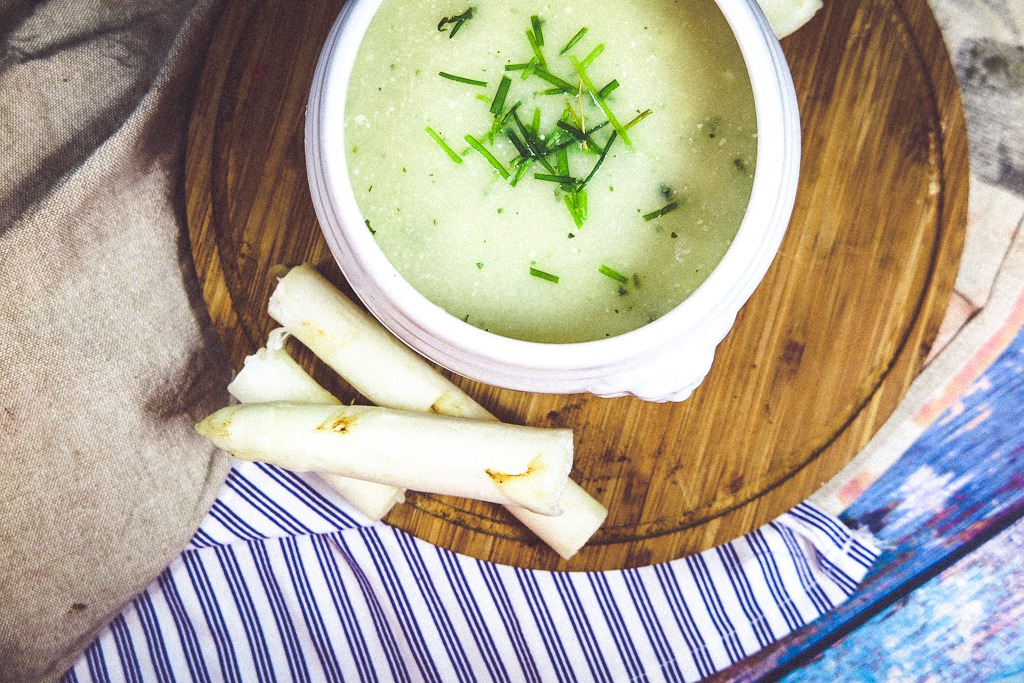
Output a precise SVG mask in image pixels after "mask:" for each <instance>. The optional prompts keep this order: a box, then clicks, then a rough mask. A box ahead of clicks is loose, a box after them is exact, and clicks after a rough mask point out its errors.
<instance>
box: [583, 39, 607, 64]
mask: <svg viewBox="0 0 1024 683" xmlns="http://www.w3.org/2000/svg"><path fill="white" fill-rule="evenodd" d="M602 52H604V43H598V44H597V47H595V48H594V49H593V50H591V51H590V54H589V55H587V56H586V57H584V58H583V62H582V64H583V68H584V69H586V68H587V67H588V66H590V65H591V64H593V63H594V60H595V59H597V58H598V57H600V56H601V53H602Z"/></svg>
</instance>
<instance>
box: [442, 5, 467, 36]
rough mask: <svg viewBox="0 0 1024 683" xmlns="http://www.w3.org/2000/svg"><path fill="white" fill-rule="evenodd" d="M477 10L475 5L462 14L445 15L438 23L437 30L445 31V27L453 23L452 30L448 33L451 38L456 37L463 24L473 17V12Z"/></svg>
mask: <svg viewBox="0 0 1024 683" xmlns="http://www.w3.org/2000/svg"><path fill="white" fill-rule="evenodd" d="M475 12H476V8H475V7H469V8H468V9H466V11H465V12H463V13H462V14H456V15H455V16H451V17H445V18H444V19H442V20H441V21H439V22H438V23H437V30H438V31H441V32H442V33H444V27H445V26H448V25H449V24H451V27H452V28H451V31H450V32H449V33H448V37H449V38H454V37H455V34H456V33H458V32H459V29H460V28H462V25H463V24H465V23H466V22H467V21H469V20H470V19H472V18H473V14H474V13H475Z"/></svg>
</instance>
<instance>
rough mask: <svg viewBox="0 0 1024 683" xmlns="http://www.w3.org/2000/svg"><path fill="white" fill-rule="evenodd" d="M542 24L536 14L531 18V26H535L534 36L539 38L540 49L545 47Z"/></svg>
mask: <svg viewBox="0 0 1024 683" xmlns="http://www.w3.org/2000/svg"><path fill="white" fill-rule="evenodd" d="M542 23H543V22H542V21H541V20H540V17H538V16H537V15H536V14H534V15H533V16H532V17H530V25H532V26H533V35H535V36H536V37H537V45H538V46H539V47H544V32H543V31H542V30H541V24H542Z"/></svg>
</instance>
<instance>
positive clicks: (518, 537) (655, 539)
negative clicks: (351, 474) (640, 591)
mask: <svg viewBox="0 0 1024 683" xmlns="http://www.w3.org/2000/svg"><path fill="white" fill-rule="evenodd" d="M340 5H341V0H332V1H331V2H323V3H312V2H310V3H298V4H293V3H285V2H265V3H254V2H245V1H244V0H229V2H228V4H227V6H226V8H225V10H224V14H223V15H222V17H221V20H220V22H219V25H218V29H217V34H216V36H215V38H214V40H213V42H212V45H211V49H210V54H209V56H208V59H207V64H206V69H205V71H204V74H203V77H202V81H201V83H200V85H199V97H198V100H197V102H198V104H197V106H196V109H195V111H194V114H193V118H192V120H191V126H190V137H189V148H188V169H187V176H186V190H187V197H188V222H189V231H190V236H191V239H192V251H193V255H194V257H195V261H196V269H197V272H198V274H199V277H200V280H201V281H202V284H203V292H204V296H205V298H206V301H207V304H208V306H209V309H210V313H211V316H212V318H213V321H214V324H215V326H216V328H217V330H218V333H219V334H220V336H221V338H222V339H223V340H224V343H225V344H226V346H227V348H228V350H229V353H230V355H231V360H232V362H233V364H234V365H235V367H240V365H241V362H242V359H243V358H244V356H245V355H247V354H249V353H251V352H253V351H254V350H255V349H256V348H258V347H259V346H260V345H261V344H262V342H263V340H264V339H265V336H266V333H267V332H268V331H269V330H270V329H272V327H273V326H274V324H273V322H272V321H271V320H270V319H269V318H268V316H267V314H266V302H267V298H268V296H269V294H270V291H271V289H272V287H273V274H274V272H275V271H274V268H275V266H277V265H278V264H289V265H291V264H296V263H299V262H302V261H310V262H312V263H314V264H316V265H317V266H318V267H319V268H320V270H321V272H323V273H324V274H325V275H326V276H327V277H329V278H330V279H331V280H332V281H334V282H335V283H337V284H338V285H339V286H341V287H342V288H343V289H347V286H346V285H345V283H344V280H343V278H342V276H341V274H340V272H339V271H338V269H337V267H336V266H335V265H334V263H333V260H332V259H331V257H330V254H329V252H328V250H327V248H326V245H325V244H324V242H323V240H322V238H321V235H320V232H319V229H318V226H317V222H316V216H315V214H314V211H313V207H312V204H311V201H310V199H309V192H308V189H307V185H306V174H305V165H304V157H303V117H304V113H305V101H306V95H307V91H308V88H309V84H310V82H311V79H312V73H313V68H314V65H315V63H316V59H317V56H318V52H319V49H320V46H321V44H322V42H323V40H324V38H325V37H326V35H327V31H328V30H329V28H330V25H331V23H332V21H333V19H334V17H335V15H336V13H337V11H338V9H339V8H340ZM783 47H784V49H785V52H786V56H787V59H788V61H789V63H790V66H791V68H792V71H793V77H794V82H795V84H796V88H797V93H798V98H799V102H800V111H801V116H802V129H803V135H804V156H803V163H802V168H801V174H802V177H801V182H800V188H799V191H798V196H797V205H796V211H795V213H794V216H793V219H792V222H791V224H790V229H789V231H788V233H787V235H786V238H785V240H784V242H783V244H782V248H781V250H780V252H779V255H778V257H777V258H776V260H775V263H774V264H773V266H772V268H771V270H770V271H769V273H768V275H767V277H766V278H765V280H764V282H763V283H762V284H761V286H760V287H759V288H758V290H757V292H756V293H755V294H754V296H753V298H752V299H751V300H750V301H749V302H748V304H747V305H746V307H745V308H744V309H743V310H742V311H741V313H740V315H739V317H738V319H737V321H736V325H735V327H734V329H733V331H732V332H731V334H730V335H729V336H728V337H727V338H726V340H725V342H723V344H722V345H721V346H720V347H719V350H718V353H717V356H716V360H715V364H714V367H713V368H712V371H711V373H710V375H709V376H708V378H707V379H706V380H705V381H704V383H703V385H702V386H701V387H700V388H698V389H697V391H696V392H695V393H694V395H693V397H692V398H690V399H689V400H688V401H686V402H685V403H682V404H675V405H660V404H650V403H644V402H642V401H638V400H636V399H632V398H618V399H600V398H596V397H593V396H589V395H572V396H565V395H533V394H526V393H520V392H514V391H507V390H502V389H497V388H495V387H489V386H484V385H481V384H479V383H475V382H472V381H469V380H466V379H464V378H459V377H454V378H453V379H454V381H456V382H457V383H458V384H459V385H460V386H461V387H463V388H464V389H465V390H466V391H467V392H468V393H469V394H470V395H472V396H474V397H475V398H477V400H479V401H480V403H482V404H483V405H484V406H485V407H486V408H488V409H489V410H491V411H492V412H494V413H495V414H496V415H497V416H499V417H500V418H501V419H503V420H506V421H509V422H516V423H520V424H531V425H538V426H548V425H551V426H566V427H571V428H572V429H573V430H574V431H575V433H576V444H577V449H576V464H575V467H574V470H573V477H574V478H575V479H576V481H578V482H579V483H580V484H581V485H582V486H583V487H584V488H585V489H586V490H587V491H589V492H590V493H591V494H592V495H594V496H595V497H596V498H598V499H599V500H601V501H602V502H603V503H604V504H605V505H607V506H608V507H609V509H610V514H609V517H608V521H607V522H606V524H605V526H604V528H603V529H602V530H601V531H599V532H598V534H597V535H596V536H595V538H594V539H593V540H592V542H591V543H590V544H589V545H588V546H587V547H586V548H584V550H583V551H581V552H580V554H579V555H578V556H577V557H575V558H573V560H571V561H570V562H565V561H562V560H560V559H559V558H558V557H557V556H556V555H555V553H553V552H552V551H550V550H549V549H548V548H547V547H546V546H543V545H542V544H539V542H537V541H536V540H535V539H534V538H532V537H531V536H530V534H529V532H528V531H526V530H525V529H524V528H522V527H520V526H519V524H518V523H517V522H516V521H515V520H514V519H513V518H512V517H511V515H509V514H507V513H506V512H505V510H503V509H501V508H498V507H495V506H491V505H486V504H482V503H475V502H472V501H464V500H457V499H451V498H445V497H439V496H426V495H417V494H412V495H410V497H409V501H408V502H407V503H406V504H405V505H401V506H399V507H397V508H396V509H395V510H394V511H393V512H392V513H391V515H390V516H389V517H388V518H387V521H388V522H390V523H392V524H395V525H397V526H399V527H401V528H403V529H406V530H408V531H410V532H411V533H413V534H415V535H416V536H419V537H420V538H424V539H426V540H428V541H430V542H432V543H435V544H438V545H441V546H443V547H446V548H450V549H452V550H456V551H459V552H462V553H466V554H469V555H472V556H475V557H480V558H485V559H489V560H494V561H497V562H501V563H506V564H512V565H517V566H523V567H534V568H544V569H571V570H594V569H610V568H622V567H634V566H643V565H648V564H652V563H655V562H662V561H666V560H670V559H673V558H676V557H679V556H682V555H685V554H689V553H692V552H695V551H699V550H702V549H705V548H708V547H711V546H713V545H716V544H719V543H722V542H724V541H728V540H731V539H733V538H736V537H738V536H740V535H742V534H743V533H746V532H748V531H750V530H752V529H754V528H756V527H757V526H759V525H761V524H763V523H765V522H767V521H769V520H770V519H772V518H774V517H776V516H777V515H779V514H781V513H782V512H784V511H785V510H787V509H788V508H789V507H791V506H793V505H794V504H796V503H798V502H799V501H801V500H803V499H805V498H806V497H807V496H808V495H809V494H811V493H812V492H813V491H814V490H816V489H817V488H818V487H819V486H820V485H821V484H822V483H823V482H824V481H826V480H827V479H829V478H830V477H831V476H833V475H834V474H835V473H836V472H838V471H839V469H841V468H842V467H843V465H845V464H846V463H847V462H848V461H849V460H850V459H851V458H852V457H853V456H854V455H855V454H856V453H857V452H858V451H859V449H860V448H862V447H863V445H864V444H865V443H866V442H867V441H868V439H869V438H870V437H871V436H872V435H873V434H874V433H875V431H876V430H877V429H878V427H879V426H880V425H881V423H882V422H883V421H884V420H885V418H886V417H887V416H888V415H889V414H890V413H891V412H892V410H893V409H894V408H895V406H896V405H897V403H898V402H899V400H900V398H901V397H902V396H903V395H904V393H905V392H906V390H907V387H908V386H909V384H910V382H911V381H912V380H913V379H914V377H915V376H916V375H917V373H918V372H919V370H920V368H921V366H922V363H923V362H924V359H925V357H926V355H927V353H928V350H929V346H930V344H931V342H932V341H933V340H934V338H935V335H936V333H937V331H938V327H939V324H940V322H941V320H942V316H943V313H944V311H945V307H946V304H947V301H948V299H949V295H950V293H951V292H952V288H953V282H954V279H955V277H956V271H957V266H958V263H959V258H960V254H961V250H962V247H963V238H964V226H965V222H966V205H967V182H968V162H967V140H966V131H965V127H964V119H963V112H962V108H961V104H960V98H959V93H958V91H957V84H956V78H955V74H954V73H953V70H952V67H951V65H950V63H949V59H948V56H947V54H946V52H945V47H944V46H943V43H942V38H941V35H940V34H939V30H938V27H937V26H936V24H935V21H934V18H933V17H932V15H931V11H930V9H929V8H928V6H927V3H926V1H925V0H895V1H893V2H888V1H886V0H846V1H844V2H830V3H826V8H825V9H824V10H823V11H822V12H820V13H819V15H818V16H817V17H815V19H814V20H813V21H812V22H811V23H810V24H808V25H807V26H806V27H804V28H803V29H802V30H800V31H798V32H797V33H796V34H794V35H793V36H791V37H790V38H787V39H786V40H785V41H783ZM340 124H341V122H339V125H340ZM293 351H294V352H295V354H296V356H297V357H298V358H299V360H300V362H302V363H303V364H304V365H306V367H308V368H310V369H311V370H312V371H313V373H314V375H315V376H316V377H317V378H318V379H321V380H322V381H323V382H324V383H325V385H327V386H328V387H329V388H331V389H332V390H334V391H335V392H336V393H338V395H339V396H340V397H341V398H343V399H344V400H356V401H361V400H363V399H361V397H359V396H357V395H356V394H355V393H354V391H353V390H352V389H351V388H349V387H347V386H346V385H345V384H344V383H343V382H341V381H340V380H338V379H336V378H333V377H331V376H330V374H329V373H326V372H324V369H323V368H322V367H320V366H319V365H317V364H316V363H315V360H314V359H312V358H311V357H310V355H309V354H308V353H307V352H305V351H304V350H302V349H300V348H293Z"/></svg>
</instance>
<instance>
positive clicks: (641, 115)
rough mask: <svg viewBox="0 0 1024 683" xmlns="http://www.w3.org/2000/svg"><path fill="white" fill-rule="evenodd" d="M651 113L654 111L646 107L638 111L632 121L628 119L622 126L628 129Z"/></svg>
mask: <svg viewBox="0 0 1024 683" xmlns="http://www.w3.org/2000/svg"><path fill="white" fill-rule="evenodd" d="M652 113H654V112H652V111H651V110H650V109H646V110H644V111H642V112H640V113H639V114H637V115H636V117H635V118H634V119H633V120H632V121H630V122H629V123H627V124H626V125H625V126H623V128H625V129H626V130H629V129H630V128H632V127H633V126H635V125H636V124H638V123H640V122H641V121H643V120H644V119H646V118H647V117H648V116H650V115H651V114H652Z"/></svg>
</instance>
